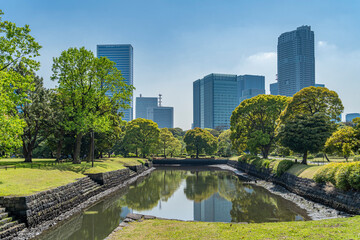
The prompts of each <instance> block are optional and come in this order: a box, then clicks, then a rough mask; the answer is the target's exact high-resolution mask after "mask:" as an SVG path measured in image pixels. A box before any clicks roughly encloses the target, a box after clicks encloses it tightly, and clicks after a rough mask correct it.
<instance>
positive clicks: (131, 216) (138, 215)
mask: <svg viewBox="0 0 360 240" xmlns="http://www.w3.org/2000/svg"><path fill="white" fill-rule="evenodd" d="M143 216H144V215H142V214H136V213H129V214H128V215H126V218H130V219H133V220H136V221H137V220H140V219H141V218H142V217H143Z"/></svg>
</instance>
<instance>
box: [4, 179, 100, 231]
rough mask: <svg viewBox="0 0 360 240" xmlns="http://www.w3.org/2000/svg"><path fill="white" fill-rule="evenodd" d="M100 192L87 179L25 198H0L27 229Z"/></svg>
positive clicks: (95, 185)
mask: <svg viewBox="0 0 360 240" xmlns="http://www.w3.org/2000/svg"><path fill="white" fill-rule="evenodd" d="M100 191H101V187H100V186H99V185H98V184H96V183H95V182H93V181H91V179H89V178H88V177H85V178H80V179H78V180H77V181H76V182H73V183H69V184H67V185H64V186H60V187H57V188H54V189H51V190H47V191H43V192H39V193H36V194H34V195H30V196H25V197H0V204H1V205H3V206H4V207H5V208H6V210H7V211H8V212H10V213H11V215H13V216H15V217H16V218H17V219H19V220H20V221H22V222H24V223H26V225H27V226H29V227H34V226H36V225H37V224H39V223H41V222H44V221H47V220H50V219H53V218H55V217H56V216H59V215H60V214H61V213H64V212H66V211H67V210H69V209H71V208H73V207H75V206H77V205H78V204H80V203H81V202H83V201H85V200H86V199H88V198H90V197H91V196H94V195H95V194H97V193H99V192H100Z"/></svg>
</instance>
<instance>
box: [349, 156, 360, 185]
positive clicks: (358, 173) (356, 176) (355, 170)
mask: <svg viewBox="0 0 360 240" xmlns="http://www.w3.org/2000/svg"><path fill="white" fill-rule="evenodd" d="M349 183H350V186H351V187H352V188H353V189H355V190H358V191H359V190H360V163H355V164H353V166H352V169H351V173H350V175H349Z"/></svg>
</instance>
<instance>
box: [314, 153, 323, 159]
mask: <svg viewBox="0 0 360 240" xmlns="http://www.w3.org/2000/svg"><path fill="white" fill-rule="evenodd" d="M323 156H324V154H323V153H317V154H315V157H316V158H322V157H323Z"/></svg>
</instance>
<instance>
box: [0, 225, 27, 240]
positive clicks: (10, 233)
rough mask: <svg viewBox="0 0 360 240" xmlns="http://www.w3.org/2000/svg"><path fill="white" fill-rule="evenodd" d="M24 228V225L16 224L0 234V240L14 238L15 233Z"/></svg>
mask: <svg viewBox="0 0 360 240" xmlns="http://www.w3.org/2000/svg"><path fill="white" fill-rule="evenodd" d="M24 228H25V224H24V223H20V224H16V225H14V226H12V227H10V228H8V229H6V230H4V231H1V232H0V239H3V240H8V239H13V238H14V237H16V235H17V233H18V232H19V231H21V230H23V229H24Z"/></svg>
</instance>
